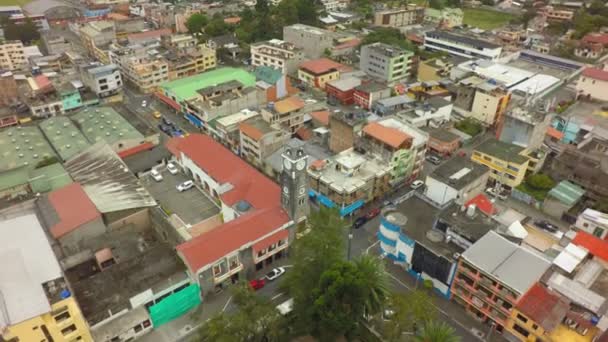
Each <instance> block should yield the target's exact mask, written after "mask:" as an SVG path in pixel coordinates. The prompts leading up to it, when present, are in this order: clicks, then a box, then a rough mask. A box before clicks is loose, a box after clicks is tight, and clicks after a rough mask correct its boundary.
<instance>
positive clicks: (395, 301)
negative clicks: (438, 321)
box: [384, 291, 437, 342]
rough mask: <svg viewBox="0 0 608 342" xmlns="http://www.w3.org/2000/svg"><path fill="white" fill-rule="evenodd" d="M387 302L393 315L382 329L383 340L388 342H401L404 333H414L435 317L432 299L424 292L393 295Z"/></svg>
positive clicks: (435, 312) (435, 311)
mask: <svg viewBox="0 0 608 342" xmlns="http://www.w3.org/2000/svg"><path fill="white" fill-rule="evenodd" d="M389 302H390V308H391V310H392V311H393V314H392V315H391V317H390V320H389V321H388V322H387V324H386V325H385V329H384V338H385V339H386V340H388V341H389V342H393V341H401V339H402V336H403V333H404V332H415V330H416V327H417V326H423V325H424V324H425V322H428V321H431V320H433V319H435V318H436V316H437V310H436V309H435V307H434V306H433V305H432V304H433V301H432V298H431V297H430V296H429V295H428V293H427V292H425V291H413V292H409V293H406V294H394V295H393V296H392V297H391V299H390V301H389Z"/></svg>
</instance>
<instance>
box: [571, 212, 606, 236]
mask: <svg viewBox="0 0 608 342" xmlns="http://www.w3.org/2000/svg"><path fill="white" fill-rule="evenodd" d="M575 226H576V228H578V229H580V230H583V231H585V232H587V233H589V234H593V235H595V236H597V237H599V238H600V239H605V238H606V237H607V236H608V214H606V213H603V212H601V211H597V210H593V209H590V208H587V209H585V211H583V213H582V214H580V215H578V218H577V219H576V224H575Z"/></svg>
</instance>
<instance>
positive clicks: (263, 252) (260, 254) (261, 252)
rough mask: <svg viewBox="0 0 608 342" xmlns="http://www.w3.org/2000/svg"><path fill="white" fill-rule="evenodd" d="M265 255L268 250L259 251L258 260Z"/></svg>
mask: <svg viewBox="0 0 608 342" xmlns="http://www.w3.org/2000/svg"><path fill="white" fill-rule="evenodd" d="M264 254H266V250H265V249H262V250H261V251H258V258H261V257H262V256H264Z"/></svg>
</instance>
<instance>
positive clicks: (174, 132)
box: [170, 128, 184, 137]
mask: <svg viewBox="0 0 608 342" xmlns="http://www.w3.org/2000/svg"><path fill="white" fill-rule="evenodd" d="M170 135H171V136H172V137H182V136H184V131H183V130H182V129H181V128H178V129H173V130H172V131H171V134H170Z"/></svg>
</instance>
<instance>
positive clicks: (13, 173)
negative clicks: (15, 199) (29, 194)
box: [0, 167, 29, 191]
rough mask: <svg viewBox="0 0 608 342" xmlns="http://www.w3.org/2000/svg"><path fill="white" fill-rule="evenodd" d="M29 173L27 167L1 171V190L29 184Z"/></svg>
mask: <svg viewBox="0 0 608 342" xmlns="http://www.w3.org/2000/svg"><path fill="white" fill-rule="evenodd" d="M28 179H29V174H28V172H27V168H25V167H19V168H15V169H12V170H8V171H4V172H1V173H0V190H2V191H4V190H8V189H10V188H14V187H16V186H20V185H24V184H27V181H28Z"/></svg>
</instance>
